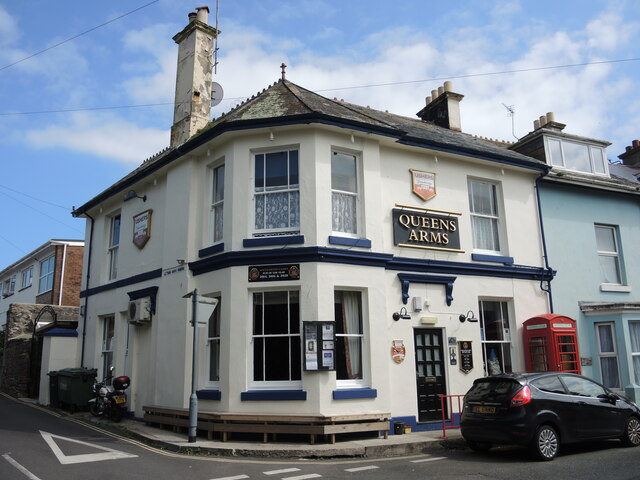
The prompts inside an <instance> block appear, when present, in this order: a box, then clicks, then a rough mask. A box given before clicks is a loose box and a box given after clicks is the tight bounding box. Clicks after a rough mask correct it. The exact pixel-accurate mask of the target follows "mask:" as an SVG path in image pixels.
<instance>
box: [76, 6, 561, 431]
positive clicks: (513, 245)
mask: <svg viewBox="0 0 640 480" xmlns="http://www.w3.org/2000/svg"><path fill="white" fill-rule="evenodd" d="M189 19H190V21H189V23H188V25H187V26H186V27H185V28H184V29H183V30H182V31H181V32H179V33H178V34H177V35H176V36H175V37H174V40H175V42H176V43H177V44H178V71H177V81H176V84H177V87H176V99H175V101H176V104H175V114H174V124H173V127H172V129H171V143H170V146H169V148H167V149H166V150H163V151H162V152H160V153H158V154H157V155H155V156H153V157H151V158H149V159H146V160H145V161H143V162H142V163H141V165H140V166H139V167H138V168H137V169H136V170H134V171H133V172H131V173H130V174H129V175H127V176H126V177H124V178H123V179H121V180H120V181H118V182H117V183H115V184H114V185H112V186H111V187H109V188H108V189H106V190H105V191H103V192H102V193H100V194H98V195H97V196H95V197H94V198H92V199H91V200H89V201H87V202H86V203H84V204H83V205H82V206H80V207H79V208H77V209H76V210H75V212H74V215H75V216H77V217H84V218H86V219H87V224H86V243H87V245H89V246H90V247H89V248H86V249H85V263H84V278H85V283H84V285H83V292H82V313H83V316H82V318H81V319H80V322H79V323H80V325H79V339H80V341H81V342H82V344H81V347H79V348H78V364H80V365H81V366H84V367H95V368H98V369H99V375H102V374H103V373H104V371H105V369H106V368H108V365H111V364H112V365H114V367H115V372H116V373H117V374H118V375H128V376H130V377H131V379H132V383H131V387H130V392H131V394H130V399H129V400H130V406H129V407H130V409H131V411H132V414H133V415H135V416H136V417H138V418H141V417H143V415H144V413H145V412H144V407H147V406H157V407H163V408H167V409H171V408H173V409H184V408H187V407H188V406H189V398H190V393H191V389H192V386H191V385H192V383H191V382H192V353H193V348H194V341H193V338H194V332H193V327H192V323H191V321H192V320H193V318H194V317H195V318H196V324H198V325H199V328H198V331H199V333H198V336H197V342H196V343H195V348H196V355H195V357H196V362H195V364H196V368H195V385H196V387H195V388H196V394H197V398H198V401H199V403H198V408H199V411H200V412H218V413H225V412H226V413H234V414H250V413H256V412H260V413H261V414H263V415H274V416H277V415H288V414H289V415H308V416H314V415H315V416H338V415H342V416H350V415H351V416H353V418H356V417H358V416H362V417H358V418H365V417H366V415H372V416H375V415H380V416H382V417H385V418H387V420H388V423H387V426H389V425H393V422H402V423H404V424H405V425H407V426H411V427H412V428H413V430H425V429H437V428H441V423H439V422H440V421H441V419H442V409H441V403H440V397H439V395H458V394H464V393H465V392H466V391H467V389H468V388H469V387H470V385H471V384H472V382H473V380H474V379H476V378H478V377H481V376H484V375H486V374H489V373H498V372H508V371H512V370H522V369H524V355H523V351H522V323H523V322H524V321H525V320H526V319H528V318H531V317H534V316H536V315H540V314H544V313H547V312H548V311H549V297H548V284H549V281H550V280H551V278H552V276H553V272H552V270H551V269H550V268H549V267H548V266H547V265H545V263H544V255H543V244H542V236H541V230H540V223H539V216H538V208H537V193H536V188H535V185H536V179H537V178H538V177H540V176H541V175H543V174H544V173H546V171H547V170H548V167H547V166H546V165H545V164H544V163H543V162H541V161H539V160H536V159H533V158H530V157H527V156H525V155H522V154H520V153H517V152H514V151H511V150H508V149H506V148H504V146H503V145H501V144H499V143H497V142H493V141H488V140H485V139H481V138H478V137H475V136H472V135H469V134H466V133H462V131H461V119H460V107H459V103H460V101H461V100H462V98H463V96H462V95H460V94H458V93H455V92H453V90H452V85H451V83H450V82H446V83H445V84H444V85H443V86H441V87H439V88H438V89H437V90H434V91H433V92H432V94H431V95H430V96H429V97H427V102H426V105H425V104H424V102H421V103H423V104H422V106H417V108H416V110H419V112H418V114H417V116H416V117H415V118H408V117H404V116H400V115H395V114H392V113H387V112H382V111H378V110H375V109H372V108H369V107H363V106H359V105H355V104H351V103H347V102H344V101H342V100H337V99H329V98H325V97H322V96H320V95H318V94H316V93H313V92H311V91H309V90H307V89H305V88H303V87H302V86H299V85H297V84H295V83H293V82H291V81H290V80H288V79H287V78H286V71H285V66H284V65H283V66H282V73H281V78H280V79H279V80H278V81H277V82H275V83H273V84H272V85H270V86H269V87H268V88H266V89H265V90H263V91H262V92H260V93H258V94H256V95H255V96H253V97H251V98H250V99H248V100H247V101H245V102H244V103H242V104H240V105H238V106H236V108H234V109H233V110H231V111H230V112H228V113H226V114H223V115H222V116H220V117H219V118H215V119H213V120H210V108H211V102H212V98H211V92H212V88H211V86H212V75H211V71H212V62H213V60H212V58H211V56H212V52H213V48H212V45H213V41H214V39H215V37H216V35H217V34H218V33H219V32H218V31H217V30H216V29H215V28H213V27H211V26H209V25H208V23H207V21H208V9H207V8H206V7H201V8H199V9H198V12H197V13H194V14H191V15H190V16H189ZM194 295H195V296H196V298H209V299H212V298H215V299H217V305H216V306H215V309H213V311H211V310H212V308H211V307H212V306H211V304H206V303H203V304H200V303H194V302H193V297H194ZM185 297H187V298H185ZM210 303H216V302H210ZM207 305H208V307H207ZM201 307H202V308H201ZM193 308H195V310H196V311H195V313H194V311H193ZM445 413H446V415H450V413H451V412H445ZM389 421H390V423H389Z"/></svg>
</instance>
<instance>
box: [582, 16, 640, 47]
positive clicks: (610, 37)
mask: <svg viewBox="0 0 640 480" xmlns="http://www.w3.org/2000/svg"><path fill="white" fill-rule="evenodd" d="M637 29H638V22H628V21H627V22H623V19H622V17H620V15H618V14H615V13H605V14H602V15H600V16H599V17H598V18H596V19H594V20H592V21H591V22H589V23H588V25H587V27H586V33H587V37H588V44H589V47H590V48H593V49H594V50H602V51H605V52H611V51H613V50H615V49H616V48H618V47H620V46H621V45H625V44H627V42H628V41H629V39H630V38H632V33H633V32H634V31H637Z"/></svg>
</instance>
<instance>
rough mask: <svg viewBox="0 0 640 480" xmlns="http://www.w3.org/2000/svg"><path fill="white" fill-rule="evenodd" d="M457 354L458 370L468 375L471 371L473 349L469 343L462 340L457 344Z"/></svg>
mask: <svg viewBox="0 0 640 480" xmlns="http://www.w3.org/2000/svg"><path fill="white" fill-rule="evenodd" d="M458 352H459V353H460V355H459V357H460V370H461V371H462V372H464V373H469V372H470V371H471V370H473V348H472V347H471V341H469V340H464V341H461V342H458Z"/></svg>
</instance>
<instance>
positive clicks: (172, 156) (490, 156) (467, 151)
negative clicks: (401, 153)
mask: <svg viewBox="0 0 640 480" xmlns="http://www.w3.org/2000/svg"><path fill="white" fill-rule="evenodd" d="M312 123H319V124H323V125H332V126H336V127H340V128H349V129H355V130H358V131H361V132H365V133H374V134H378V135H382V136H386V137H390V138H395V139H396V141H397V142H398V143H400V144H402V145H408V146H415V147H420V148H429V149H433V150H439V151H442V152H448V153H453V154H458V155H460V154H464V155H470V156H473V157H475V158H479V159H482V160H486V161H489V162H494V163H496V162H497V163H503V164H510V165H515V166H518V167H523V168H529V169H532V170H536V171H542V170H545V174H546V170H547V169H548V166H547V165H545V164H541V163H539V162H533V161H527V160H526V158H527V157H525V156H524V155H523V157H524V158H523V159H522V160H518V159H516V158H512V157H509V156H506V155H500V154H499V153H487V152H481V151H478V150H476V149H471V148H463V147H453V146H451V145H450V144H447V143H445V142H436V141H430V140H427V139H422V138H417V137H414V136H409V135H407V132H406V131H404V130H402V129H399V128H392V127H384V126H381V125H377V126H376V125H371V124H368V123H363V122H360V121H356V120H348V119H344V118H339V117H335V116H332V115H326V114H322V113H305V114H299V115H286V116H281V117H269V118H257V119H251V120H234V121H230V122H223V123H218V124H214V125H212V126H210V127H208V128H207V127H205V129H203V130H202V131H201V132H200V133H198V134H196V135H195V136H194V137H192V138H191V139H190V140H188V141H187V142H185V143H183V144H182V145H180V146H178V147H176V148H175V149H173V150H170V151H169V152H167V153H166V154H165V155H164V156H161V157H160V158H158V159H157V160H156V161H149V164H148V165H146V166H145V165H144V163H143V164H142V166H141V167H139V170H138V171H137V172H135V171H134V173H132V174H130V176H129V177H124V178H123V179H122V180H121V181H120V182H118V183H116V184H114V185H112V186H111V187H110V188H108V189H107V190H105V191H104V192H102V193H100V194H99V195H98V196H96V197H94V198H93V199H91V200H89V201H88V202H87V203H85V204H84V205H82V206H80V207H78V208H77V209H76V210H75V211H74V213H73V215H74V216H79V215H82V214H83V213H86V212H87V211H88V210H89V209H91V208H93V207H95V206H96V205H98V204H100V203H101V202H102V201H103V200H106V199H107V198H110V197H112V196H113V195H115V194H117V193H121V192H123V191H125V190H126V189H127V188H130V187H131V186H133V185H134V184H135V183H136V182H138V181H140V180H141V179H143V178H145V177H147V176H148V175H150V174H152V173H153V172H155V171H157V170H159V169H161V168H162V167H164V166H166V165H168V164H169V163H171V162H173V161H174V160H177V159H179V158H180V157H182V156H184V155H186V154H187V153H189V152H191V151H192V150H195V149H196V148H198V147H200V146H202V145H203V144H205V143H206V142H208V141H210V140H212V139H214V138H216V137H218V136H220V135H222V134H223V133H226V132H233V131H241V130H249V129H254V128H269V127H281V126H286V125H304V124H307V125H308V124H312ZM516 153H517V152H516Z"/></svg>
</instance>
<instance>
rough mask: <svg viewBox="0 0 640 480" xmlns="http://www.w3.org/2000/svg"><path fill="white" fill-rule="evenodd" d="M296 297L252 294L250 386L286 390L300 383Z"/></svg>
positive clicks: (295, 293) (291, 292)
mask: <svg viewBox="0 0 640 480" xmlns="http://www.w3.org/2000/svg"><path fill="white" fill-rule="evenodd" d="M299 297H300V294H299V292H298V291H295V290H288V291H287V290H285V291H267V292H254V293H253V328H252V342H253V380H254V382H265V383H263V384H264V385H269V386H270V387H273V386H289V387H290V386H292V384H293V383H296V382H299V381H300V380H301V378H302V375H301V372H302V357H301V336H300V298H299ZM266 382H269V383H268V384H267V383H266Z"/></svg>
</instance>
